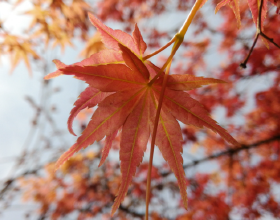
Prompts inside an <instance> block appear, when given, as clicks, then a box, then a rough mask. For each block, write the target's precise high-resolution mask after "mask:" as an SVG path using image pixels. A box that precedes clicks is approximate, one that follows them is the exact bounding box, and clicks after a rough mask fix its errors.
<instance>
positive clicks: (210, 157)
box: [161, 135, 280, 177]
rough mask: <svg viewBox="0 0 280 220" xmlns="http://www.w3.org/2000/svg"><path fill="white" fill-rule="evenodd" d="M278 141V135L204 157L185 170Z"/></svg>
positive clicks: (279, 137)
mask: <svg viewBox="0 0 280 220" xmlns="http://www.w3.org/2000/svg"><path fill="white" fill-rule="evenodd" d="M276 140H280V135H277V136H274V137H272V138H269V139H266V140H263V141H259V142H256V143H253V144H249V145H242V146H241V147H239V148H232V149H228V150H225V151H222V152H220V153H217V154H212V155H210V156H208V157H204V158H202V159H199V160H194V161H193V162H191V163H189V164H186V165H184V166H183V167H184V169H188V168H191V167H194V166H196V165H198V164H200V163H203V162H206V161H209V160H213V159H216V158H219V157H223V156H227V155H230V154H232V155H233V154H237V153H239V152H240V151H243V150H248V149H252V148H256V147H259V146H261V145H262V144H267V143H270V142H272V141H276ZM169 174H171V172H165V173H161V176H163V177H164V176H168V175H169Z"/></svg>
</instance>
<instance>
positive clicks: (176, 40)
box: [149, 0, 203, 85]
mask: <svg viewBox="0 0 280 220" xmlns="http://www.w3.org/2000/svg"><path fill="white" fill-rule="evenodd" d="M202 1H203V0H197V1H196V2H195V3H194V5H193V7H192V10H191V11H190V14H189V15H188V17H187V19H186V20H185V22H184V24H183V26H182V27H181V29H180V30H179V32H178V33H177V34H175V35H174V37H173V38H172V39H171V41H170V42H172V41H174V45H173V48H172V51H171V54H170V55H169V57H168V58H167V61H166V62H165V63H164V65H163V66H162V68H161V70H162V71H163V70H164V69H165V68H166V66H167V65H168V64H169V63H170V62H171V60H172V59H173V57H174V55H175V54H176V52H177V50H178V49H179V47H180V46H181V44H182V42H183V41H184V37H185V34H186V32H187V30H188V28H189V26H190V24H191V23H192V20H193V18H194V16H195V14H196V12H197V11H198V10H199V8H200V6H201V3H202ZM170 42H169V43H170ZM168 46H169V45H168ZM164 47H165V46H164ZM161 74H162V72H159V73H158V74H157V75H156V76H155V77H154V78H153V79H152V80H151V81H150V82H149V85H152V84H153V83H154V82H155V81H156V80H157V78H158V77H159V76H160V75H161Z"/></svg>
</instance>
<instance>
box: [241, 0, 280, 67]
mask: <svg viewBox="0 0 280 220" xmlns="http://www.w3.org/2000/svg"><path fill="white" fill-rule="evenodd" d="M262 8H263V0H261V4H260V8H259V14H258V20H257V36H256V37H255V40H254V43H253V45H252V47H251V49H250V52H249V54H248V55H247V57H246V58H245V60H244V61H243V62H242V63H241V64H240V66H241V67H242V68H243V69H246V67H247V65H246V64H247V62H248V60H249V58H250V56H251V54H252V52H253V50H254V47H255V45H256V43H257V41H258V38H259V35H261V36H262V37H264V38H265V39H267V40H268V41H269V42H271V43H272V44H274V45H275V46H276V47H278V48H279V49H280V46H279V45H278V44H276V43H275V42H274V40H273V38H270V37H268V36H267V35H265V34H264V33H263V32H262Z"/></svg>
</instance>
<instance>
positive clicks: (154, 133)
mask: <svg viewBox="0 0 280 220" xmlns="http://www.w3.org/2000/svg"><path fill="white" fill-rule="evenodd" d="M171 63H172V62H169V63H168V65H167V69H166V72H165V75H164V79H163V83H162V89H161V93H160V97H159V101H158V107H157V112H156V118H155V123H154V129H153V135H152V141H151V150H150V160H149V169H148V175H147V187H146V214H145V220H148V218H149V204H150V194H151V173H152V167H153V157H154V149H155V142H156V133H157V128H158V121H159V116H160V110H161V107H162V102H163V97H164V91H165V87H166V83H167V78H168V74H169V70H170V67H171Z"/></svg>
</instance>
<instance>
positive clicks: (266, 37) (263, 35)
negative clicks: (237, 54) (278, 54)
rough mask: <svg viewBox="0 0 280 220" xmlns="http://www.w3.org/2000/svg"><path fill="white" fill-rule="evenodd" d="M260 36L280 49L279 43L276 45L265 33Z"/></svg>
mask: <svg viewBox="0 0 280 220" xmlns="http://www.w3.org/2000/svg"><path fill="white" fill-rule="evenodd" d="M260 35H261V36H262V37H264V38H265V39H267V40H268V41H269V42H270V43H273V44H274V45H275V46H276V47H278V48H279V49H280V46H279V45H278V44H277V43H275V41H274V40H273V38H270V37H268V36H266V35H265V34H264V33H263V32H261V33H260Z"/></svg>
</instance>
